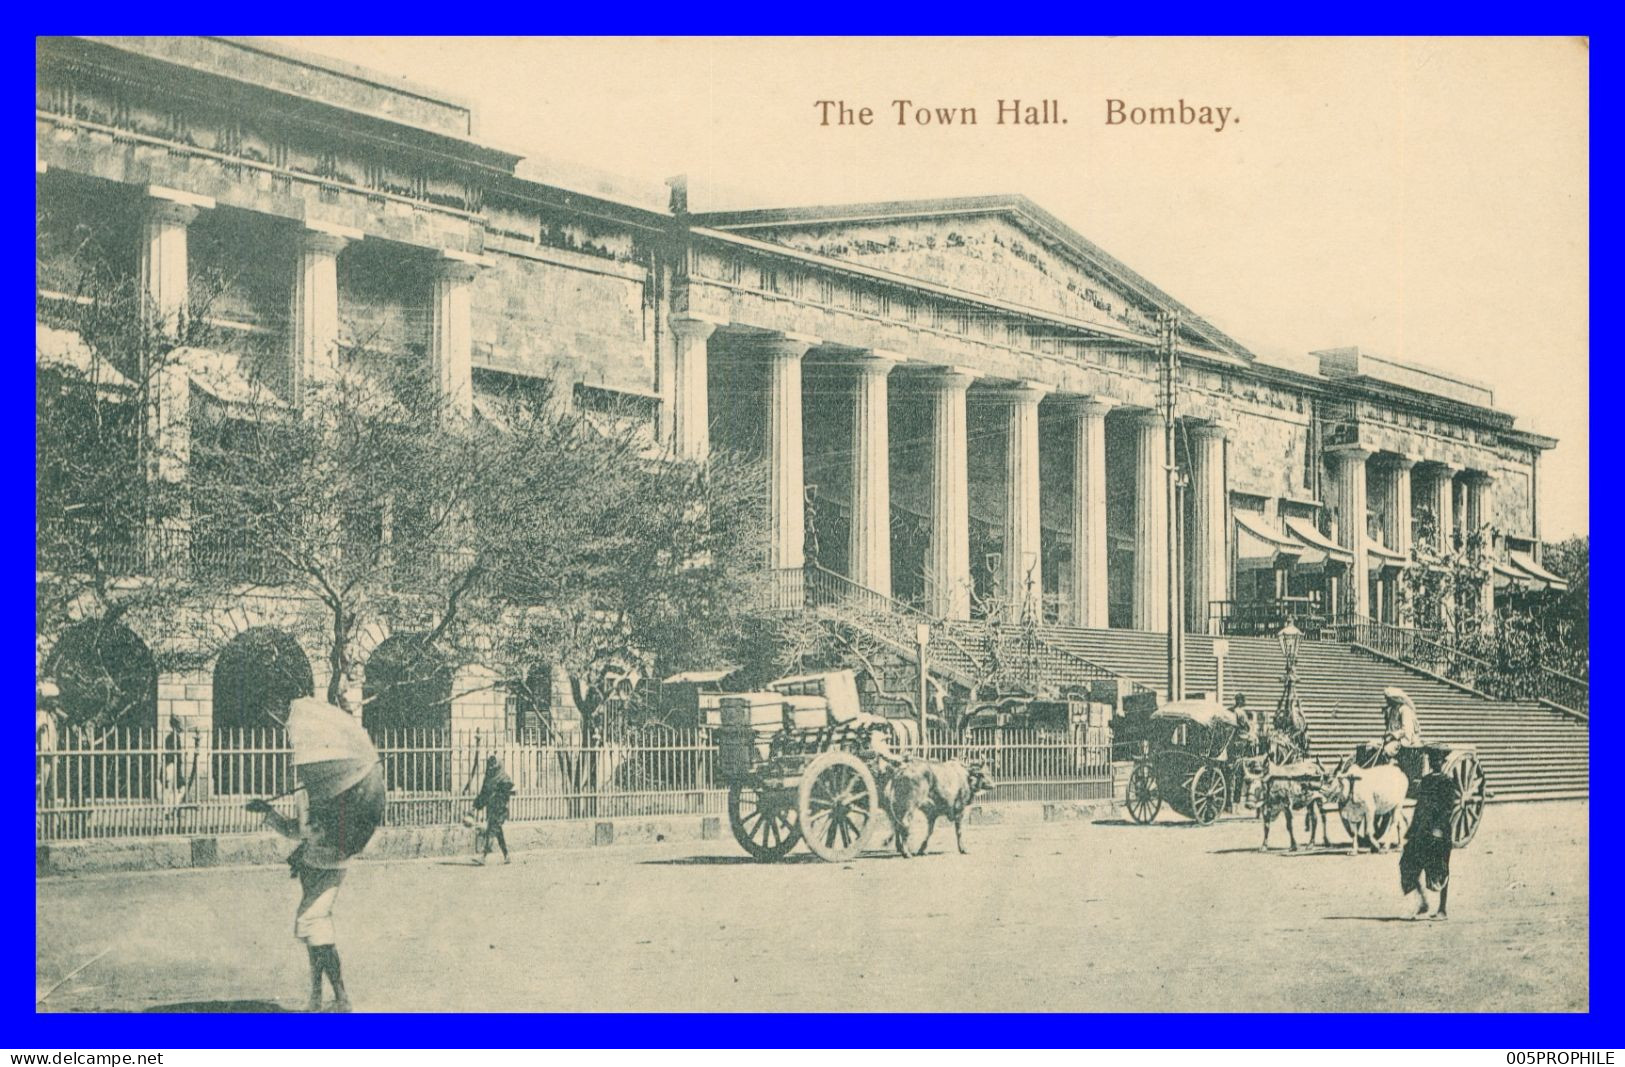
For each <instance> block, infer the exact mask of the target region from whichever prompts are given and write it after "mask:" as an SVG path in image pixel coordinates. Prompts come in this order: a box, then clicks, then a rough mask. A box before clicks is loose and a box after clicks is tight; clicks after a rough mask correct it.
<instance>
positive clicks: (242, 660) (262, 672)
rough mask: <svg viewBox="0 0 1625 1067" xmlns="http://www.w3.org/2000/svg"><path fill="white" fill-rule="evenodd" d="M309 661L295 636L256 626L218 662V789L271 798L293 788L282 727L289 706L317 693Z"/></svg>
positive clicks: (234, 640) (223, 651)
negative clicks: (271, 795)
mask: <svg viewBox="0 0 1625 1067" xmlns="http://www.w3.org/2000/svg"><path fill="white" fill-rule="evenodd" d="M315 690H316V684H315V679H314V677H313V676H312V675H311V671H310V659H309V658H308V657H307V656H306V655H305V650H304V649H302V648H300V647H299V642H298V641H296V640H294V638H293V635H291V634H289V633H287V632H285V631H283V630H278V629H277V628H275V627H274V626H256V627H254V628H253V629H251V630H245V631H243V632H242V633H240V634H238V635H237V636H236V637H234V638H232V639H231V641H230V643H229V644H227V645H226V647H225V648H223V649H221V650H220V655H219V656H218V657H217V658H216V659H215V663H214V788H215V790H216V791H217V792H220V793H232V794H239V793H251V794H256V795H266V794H271V793H277V792H281V791H282V790H283V789H286V788H289V787H290V786H291V785H292V781H291V780H290V777H289V776H290V774H291V771H292V768H291V767H290V766H289V757H288V754H287V751H286V744H285V735H284V734H283V732H282V727H283V725H284V723H285V722H286V721H287V718H288V705H289V703H291V702H292V701H293V700H295V699H297V698H299V697H308V696H311V695H313V694H314V693H315Z"/></svg>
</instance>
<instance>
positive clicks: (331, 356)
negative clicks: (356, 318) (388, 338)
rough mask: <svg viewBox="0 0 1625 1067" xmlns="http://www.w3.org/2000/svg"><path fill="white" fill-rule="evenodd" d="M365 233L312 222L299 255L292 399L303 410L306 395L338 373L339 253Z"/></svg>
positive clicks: (292, 313) (292, 321) (292, 310)
mask: <svg viewBox="0 0 1625 1067" xmlns="http://www.w3.org/2000/svg"><path fill="white" fill-rule="evenodd" d="M361 236H362V235H361V231H360V230H352V229H350V228H349V227H347V226H336V225H333V224H332V223H319V222H307V223H306V224H305V229H304V230H303V232H302V233H301V234H300V235H299V248H298V250H297V251H296V252H295V253H294V265H293V298H292V301H291V303H290V307H289V312H288V343H289V353H288V367H289V374H290V382H289V384H290V386H291V396H292V398H293V402H294V404H295V406H298V407H303V406H304V402H305V393H306V392H307V391H308V390H309V389H310V388H311V387H312V386H315V385H318V384H320V383H322V382H326V381H331V380H332V378H333V376H334V375H335V374H336V373H337V371H338V347H339V266H338V264H339V253H340V252H341V251H343V250H344V246H345V245H347V244H349V243H350V242H351V241H359V240H360V239H361Z"/></svg>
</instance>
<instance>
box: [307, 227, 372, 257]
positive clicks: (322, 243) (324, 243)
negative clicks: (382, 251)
mask: <svg viewBox="0 0 1625 1067" xmlns="http://www.w3.org/2000/svg"><path fill="white" fill-rule="evenodd" d="M364 236H366V235H365V234H363V233H362V232H361V231H360V230H357V229H354V228H352V227H350V226H340V225H339V224H338V223H336V222H320V221H317V220H315V219H307V220H305V225H304V228H303V229H302V230H300V231H299V239H300V241H301V242H302V243H303V245H304V247H305V248H306V249H309V250H310V251H312V252H326V253H328V254H330V255H335V256H336V255H338V254H339V253H340V252H342V251H344V248H345V246H346V245H349V244H350V243H351V242H353V241H359V240H361V239H362V238H363V237H364Z"/></svg>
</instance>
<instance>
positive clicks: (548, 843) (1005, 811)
mask: <svg viewBox="0 0 1625 1067" xmlns="http://www.w3.org/2000/svg"><path fill="white" fill-rule="evenodd" d="M1117 814H1119V808H1118V804H1117V802H1116V801H1112V800H1088V801H1055V802H1044V803H1039V802H1018V803H1009V804H979V805H977V806H975V807H973V808H971V809H970V810H969V811H968V812H966V816H965V821H966V822H968V823H970V824H971V825H973V826H976V825H995V824H1006V823H1036V822H1057V821H1063V820H1068V819H1096V818H1108V817H1112V816H1116V815H1117ZM731 834H732V832H731V831H730V830H729V829H728V823H727V819H726V817H724V816H720V815H673V816H662V817H654V818H632V819H560V820H556V821H549V822H529V823H516V822H510V823H508V824H507V826H506V827H505V835H506V837H507V839H508V847H509V849H511V850H512V851H514V852H531V851H537V850H541V849H567V848H603V847H607V846H611V845H655V844H662V843H666V842H672V843H676V842H692V841H719V840H724V839H730V838H731ZM292 849H293V843H292V842H291V841H289V840H288V839H287V838H284V837H282V836H280V835H278V834H273V833H257V834H227V835H220V836H217V837H180V836H176V837H143V838H128V839H109V840H98V841H67V842H57V843H53V844H49V845H37V846H35V849H34V874H35V876H36V877H40V878H45V877H57V876H63V875H76V874H102V873H110V872H117V871H158V870H182V869H189V868H198V867H253V866H265V865H271V864H278V863H282V862H283V861H284V860H285V859H286V857H287V855H288V853H289V852H290V851H292ZM473 850H474V831H473V830H471V829H469V828H468V827H466V826H389V827H384V828H383V829H381V830H379V831H378V833H377V834H376V835H375V836H374V837H373V839H372V842H371V843H370V844H369V845H368V846H367V850H366V852H365V853H363V854H362V859H364V860H406V859H417V858H420V857H428V856H467V855H471V854H472V853H473Z"/></svg>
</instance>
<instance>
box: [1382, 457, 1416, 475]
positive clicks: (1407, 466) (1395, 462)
mask: <svg viewBox="0 0 1625 1067" xmlns="http://www.w3.org/2000/svg"><path fill="white" fill-rule="evenodd" d="M1386 462H1387V465H1388V466H1390V467H1392V468H1394V469H1395V470H1402V471H1408V470H1411V469H1412V468H1414V467H1415V466H1416V465H1417V463H1419V462H1421V461H1420V460H1418V459H1417V458H1416V457H1415V456H1406V455H1401V454H1398V453H1395V454H1392V455H1390V456H1388V457H1387V460H1386Z"/></svg>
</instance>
